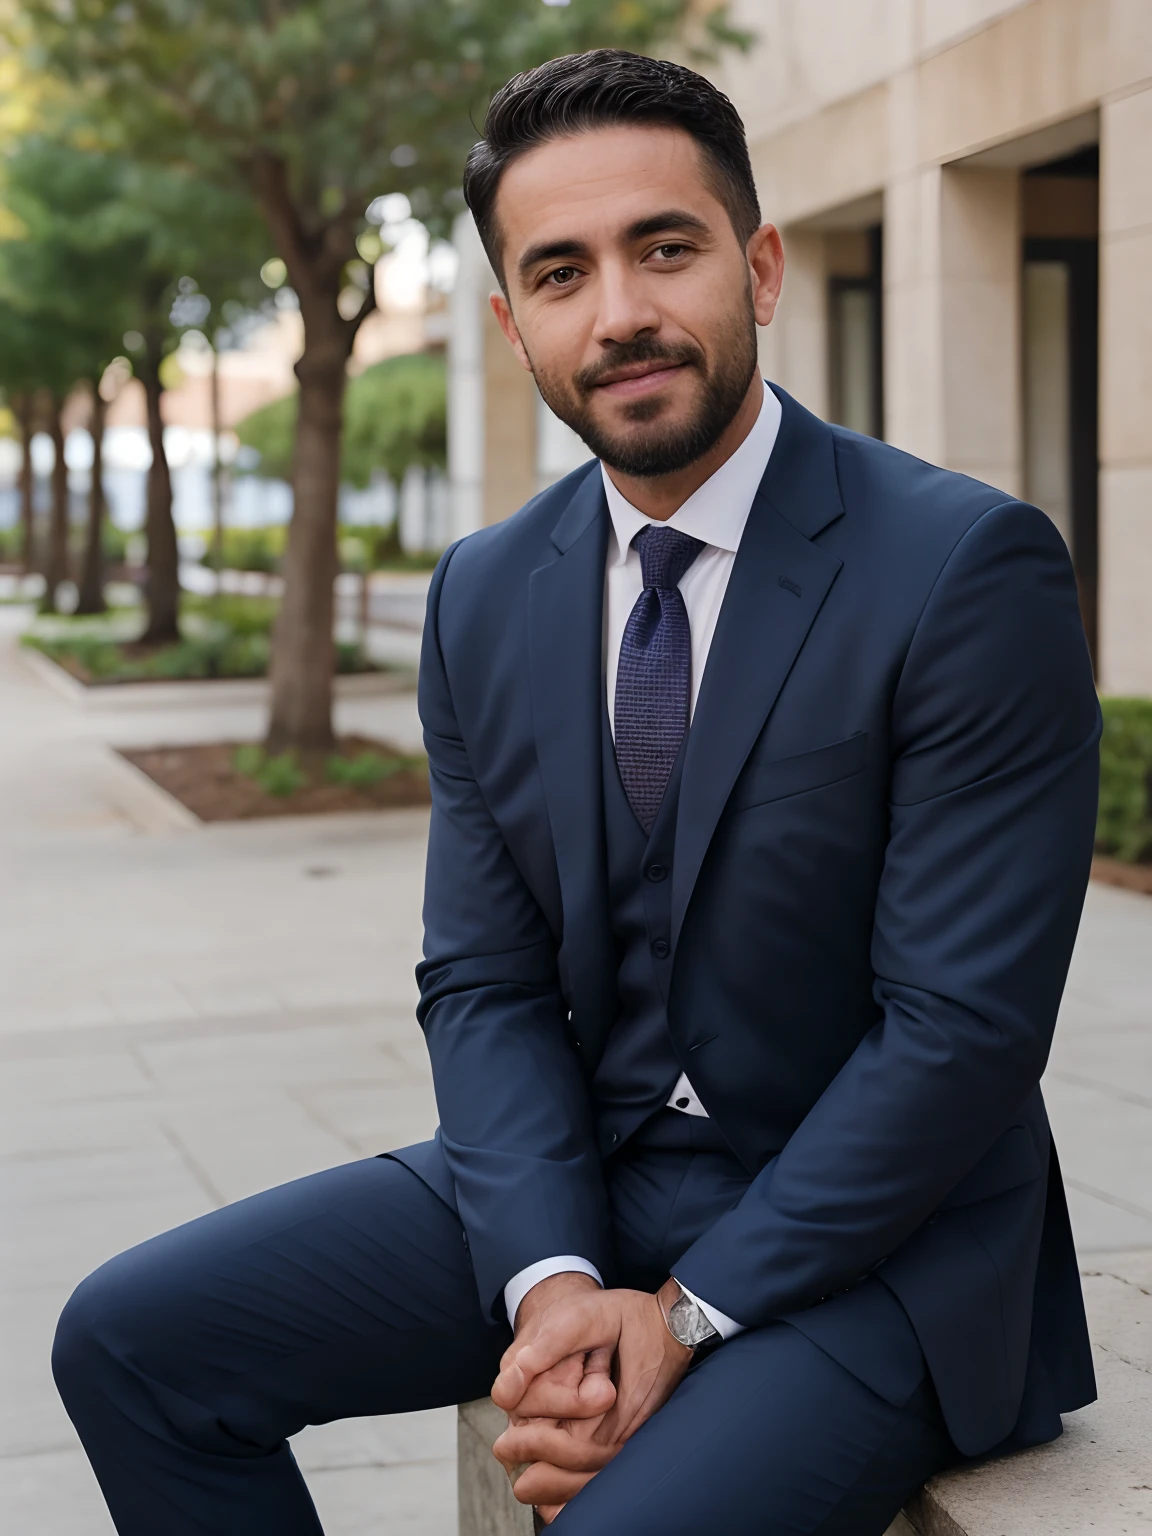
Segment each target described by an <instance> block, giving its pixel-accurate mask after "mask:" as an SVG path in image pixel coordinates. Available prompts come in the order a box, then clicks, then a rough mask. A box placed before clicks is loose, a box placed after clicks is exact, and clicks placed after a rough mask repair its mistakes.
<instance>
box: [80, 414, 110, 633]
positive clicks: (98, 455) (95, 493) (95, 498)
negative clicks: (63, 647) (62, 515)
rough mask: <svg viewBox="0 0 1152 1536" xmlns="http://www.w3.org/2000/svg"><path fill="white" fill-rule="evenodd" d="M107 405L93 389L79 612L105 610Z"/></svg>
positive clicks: (89, 427) (89, 424)
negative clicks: (86, 514) (85, 529)
mask: <svg viewBox="0 0 1152 1536" xmlns="http://www.w3.org/2000/svg"><path fill="white" fill-rule="evenodd" d="M107 414H108V407H107V405H106V404H105V402H104V397H103V396H102V395H101V393H100V390H99V387H98V386H96V387H94V388H93V390H92V415H91V417H90V418H89V422H88V430H89V432H90V433H91V434H92V484H91V487H90V488H89V491H88V532H87V539H86V542H85V546H84V570H83V574H82V575H81V577H80V599H79V601H78V602H77V604H76V612H77V613H103V612H104V611H105V609H106V608H107V604H106V603H105V601H104V421H105V418H106V416H107Z"/></svg>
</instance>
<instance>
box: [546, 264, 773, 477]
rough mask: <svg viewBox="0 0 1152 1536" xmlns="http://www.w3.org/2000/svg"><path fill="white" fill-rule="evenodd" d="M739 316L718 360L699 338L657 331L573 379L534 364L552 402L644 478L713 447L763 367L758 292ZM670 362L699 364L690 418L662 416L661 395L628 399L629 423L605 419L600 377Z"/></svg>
mask: <svg viewBox="0 0 1152 1536" xmlns="http://www.w3.org/2000/svg"><path fill="white" fill-rule="evenodd" d="M745 299H746V302H745V304H744V306H743V308H742V310H741V313H740V314H739V315H738V316H735V317H733V318H732V319H730V320H729V322H728V323H727V324H726V325H725V327H724V329H723V330H722V332H721V333H720V334H719V335H718V336H717V338H716V342H717V345H716V348H715V356H716V362H715V364H714V365H713V366H712V367H711V368H709V366H708V360H707V358H706V357H705V356H704V353H703V351H702V350H701V348H700V347H698V346H697V345H696V344H695V343H694V342H676V343H669V342H664V341H660V340H659V339H658V338H657V337H655V336H637V337H635V338H634V339H633V340H632V341H624V342H620V343H619V344H618V345H616V346H613V347H611V348H610V349H609V350H607V351H606V352H605V353H604V355H603V357H601V358H600V359H599V360H598V361H597V362H596V363H594V364H593V365H592V366H591V367H590V368H582V369H581V370H580V372H579V373H577V374H575V375H574V376H573V378H572V380H571V383H565V384H561V382H560V381H559V380H558V379H556V378H554V377H552V376H550V375H549V374H547V373H545V372H543V371H542V370H541V369H539V368H536V367H535V365H533V372H534V375H535V379H536V386H537V388H538V389H539V391H540V393H541V395H542V396H543V398H544V402H545V404H546V405H547V406H548V407H549V409H550V410H552V411H553V412H554V414H555V415H557V416H559V418H560V420H561V421H562V422H564V423H565V425H566V426H569V427H571V428H572V430H573V432H575V433H576V434H577V436H578V437H580V438H582V439H583V441H584V443H585V444H586V445H587V446H588V448H590V449H591V451H592V452H593V453H594V454H595V455H596V457H597V458H598V459H601V460H602V461H603V462H604V463H605V464H607V465H608V467H609V468H610V469H615V470H619V472H620V473H621V474H624V475H635V476H636V477H637V478H640V479H655V478H656V477H657V476H659V475H671V474H675V473H676V472H677V471H678V470H681V469H686V468H687V467H688V465H689V464H694V463H695V462H696V460H697V459H699V458H702V457H703V456H704V454H706V453H707V452H708V451H709V450H710V449H711V448H714V447H715V446H716V444H717V442H718V441H719V440H720V438H721V437H722V436H723V434H724V432H725V431H726V430H727V428H728V426H729V424H730V423H731V421H732V420H733V418H734V417H735V415H736V412H737V411H738V410H739V409H740V406H741V403H742V402H743V400H744V397H745V395H746V394H747V393H748V386H749V385H750V384H751V382H752V380H753V378H754V377H755V374H756V367H757V356H756V320H755V316H754V315H753V313H752V302H751V295H750V294H746V296H745ZM647 362H663V363H668V364H670V365H672V366H675V365H678V364H679V365H681V366H683V367H687V368H694V369H695V370H696V371H697V373H698V375H699V377H700V381H701V385H702V392H701V398H700V400H699V403H698V405H697V408H696V410H695V412H694V413H693V414H692V416H691V417H690V419H689V420H687V421H682V422H679V423H676V424H673V425H665V424H662V423H661V422H660V421H659V419H658V418H659V416H660V413H661V411H662V410H663V409H664V401H663V400H662V399H661V397H660V395H659V394H657V395H653V396H650V397H649V398H647V399H643V400H636V401H633V402H631V403H626V404H625V405H624V407H623V411H622V414H623V416H624V418H625V420H626V421H627V422H628V423H629V424H630V425H629V426H628V427H625V428H624V429H620V428H615V429H613V428H609V427H605V426H601V425H600V423H599V422H598V421H596V420H595V418H594V416H593V413H592V409H591V399H592V396H593V394H594V391H595V390H596V387H597V385H598V383H599V381H600V380H601V379H602V378H604V377H605V375H606V374H609V373H612V372H614V371H615V370H616V369H617V368H623V367H627V366H628V365H629V364H632V363H647Z"/></svg>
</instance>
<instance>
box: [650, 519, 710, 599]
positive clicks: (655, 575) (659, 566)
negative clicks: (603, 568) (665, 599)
mask: <svg viewBox="0 0 1152 1536" xmlns="http://www.w3.org/2000/svg"><path fill="white" fill-rule="evenodd" d="M632 547H633V548H634V549H637V550H639V552H640V571H641V575H642V577H643V581H644V585H645V586H646V587H657V588H662V589H664V590H665V591H669V590H671V589H674V588H676V587H678V586H679V585H680V582H681V581H682V580H683V577H684V572H685V571H686V570H687V569H688V567H689V566H690V565H691V564H692V562H693V560H695V558H696V556H697V555H698V554H699V553H700V551H701V550H702V549H703V548H704V544H703V541H702V540H700V539H694V538H693V537H692V535H691V534H690V533H681V532H680V530H679V529H678V528H652V527H648V528H641V530H640V532H639V533H638V534H637V535H636V537H635V538H634V539H633V540H632Z"/></svg>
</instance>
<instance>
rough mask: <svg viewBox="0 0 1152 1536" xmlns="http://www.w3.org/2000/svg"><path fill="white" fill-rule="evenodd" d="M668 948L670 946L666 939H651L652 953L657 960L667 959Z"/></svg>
mask: <svg viewBox="0 0 1152 1536" xmlns="http://www.w3.org/2000/svg"><path fill="white" fill-rule="evenodd" d="M670 948H671V946H670V945H669V943H668V940H667V939H653V940H652V953H653V954H654V955H655V956H656V958H657V960H667V958H668V954H669V951H670Z"/></svg>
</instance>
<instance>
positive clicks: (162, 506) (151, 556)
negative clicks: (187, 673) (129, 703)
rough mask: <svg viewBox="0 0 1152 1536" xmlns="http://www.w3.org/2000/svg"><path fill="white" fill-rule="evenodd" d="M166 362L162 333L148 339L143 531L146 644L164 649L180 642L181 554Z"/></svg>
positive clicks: (150, 333) (144, 366) (144, 378)
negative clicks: (168, 442) (167, 432)
mask: <svg viewBox="0 0 1152 1536" xmlns="http://www.w3.org/2000/svg"><path fill="white" fill-rule="evenodd" d="M163 359H164V349H163V342H162V340H161V333H160V331H159V330H150V331H148V332H147V334H146V336H145V342H144V360H143V364H142V369H141V372H142V382H143V385H144V395H145V398H146V400H147V404H148V441H149V443H150V444H151V447H152V465H151V468H150V469H149V471H148V502H147V513H146V521H145V531H146V533H147V537H148V581H147V586H146V588H145V593H146V601H147V605H148V625H147V628H146V629H145V631H144V634H143V636H142V639H143V642H144V644H146V645H164V644H168V643H169V642H171V641H174V640H179V638H180V552H179V548H178V546H177V543H176V524H175V522H174V521H173V518H172V476H171V473H170V471H169V469H168V459H167V456H166V454H165V452H164V418H163V416H162V415H161V412H160V399H161V396H162V395H163V393H164V386H163V384H162V383H161V382H160V364H161V362H162V361H163Z"/></svg>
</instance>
